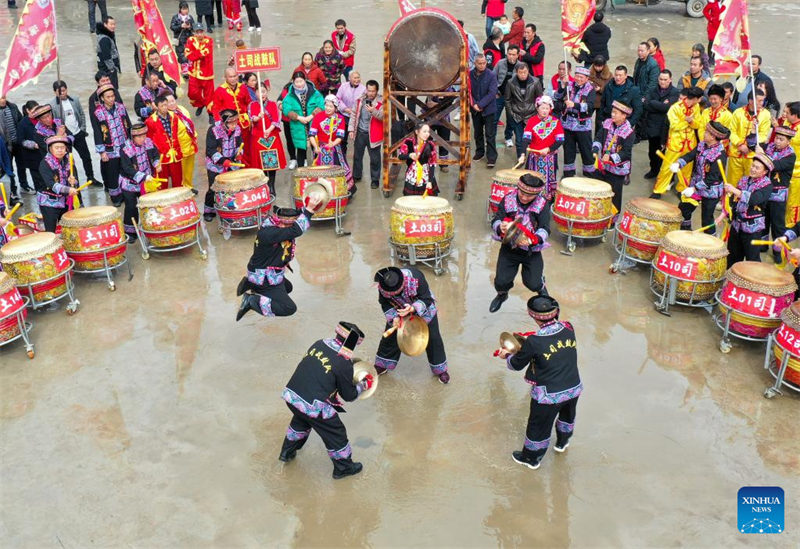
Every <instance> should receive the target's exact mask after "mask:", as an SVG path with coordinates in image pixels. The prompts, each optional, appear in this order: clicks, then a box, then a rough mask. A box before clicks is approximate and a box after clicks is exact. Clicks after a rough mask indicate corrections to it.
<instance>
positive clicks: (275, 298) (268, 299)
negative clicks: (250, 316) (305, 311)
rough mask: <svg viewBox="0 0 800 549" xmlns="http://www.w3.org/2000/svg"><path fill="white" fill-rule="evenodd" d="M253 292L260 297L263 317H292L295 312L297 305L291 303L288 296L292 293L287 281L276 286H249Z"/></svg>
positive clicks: (284, 280)
mask: <svg viewBox="0 0 800 549" xmlns="http://www.w3.org/2000/svg"><path fill="white" fill-rule="evenodd" d="M251 287H252V289H253V292H255V293H256V294H258V295H260V296H261V300H260V305H261V311H260V312H261V314H262V315H263V316H269V317H272V316H292V315H293V314H295V313H296V312H297V304H296V303H295V302H294V301H292V298H291V297H289V294H290V293H291V292H292V283H291V282H289V281H288V280H287V279H285V278H284V279H283V282H282V283H280V284H278V285H277V286H269V285H267V284H265V285H263V286H257V285H255V284H253V285H251Z"/></svg>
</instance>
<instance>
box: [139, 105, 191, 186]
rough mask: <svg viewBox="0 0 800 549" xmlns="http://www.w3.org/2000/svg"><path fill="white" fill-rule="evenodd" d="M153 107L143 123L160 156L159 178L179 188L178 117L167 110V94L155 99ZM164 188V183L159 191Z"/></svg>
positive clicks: (180, 162)
mask: <svg viewBox="0 0 800 549" xmlns="http://www.w3.org/2000/svg"><path fill="white" fill-rule="evenodd" d="M155 106H156V109H155V112H153V114H151V115H150V116H148V117H147V118H146V119H145V122H144V123H145V124H146V125H147V137H149V138H150V139H151V140H152V141H153V143H154V144H155V146H156V148H157V149H158V152H159V153H160V154H161V162H160V164H159V168H158V171H159V177H162V178H164V179H167V181H169V186H170V187H180V186H181V185H183V164H182V160H183V154H182V151H181V145H180V142H179V141H178V116H177V115H176V114H175V113H173V112H171V111H170V110H169V104H168V101H167V94H163V95H159V96H158V97H156V100H155ZM166 188H167V182H166V181H165V182H163V183H162V184H161V187H160V189H159V190H161V189H166Z"/></svg>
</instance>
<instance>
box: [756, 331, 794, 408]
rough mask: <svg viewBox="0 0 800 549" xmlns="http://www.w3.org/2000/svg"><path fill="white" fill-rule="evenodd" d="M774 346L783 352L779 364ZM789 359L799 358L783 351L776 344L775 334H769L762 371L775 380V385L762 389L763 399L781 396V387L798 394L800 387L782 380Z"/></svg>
mask: <svg viewBox="0 0 800 549" xmlns="http://www.w3.org/2000/svg"><path fill="white" fill-rule="evenodd" d="M776 345H777V346H778V347H780V348H781V349H782V350H783V355H782V356H781V360H780V362H778V360H777V359H776V357H775V353H774V349H775V346H776ZM791 358H794V359H795V360H797V359H798V358H800V357H797V356H794V355H792V354H791V353H789V352H788V351H787V350H786V349H784V348H783V346H782V345H780V344H778V342H777V341H776V339H775V332H773V333H771V334H769V337H768V338H767V352H766V354H765V355H764V369H765V370H767V371H768V372H769V373H770V375H771V376H772V377H774V378H775V384H774V385H772V386H771V387H767V388H766V389H764V398H774V397H776V396H778V395H782V394H783V391H781V387H782V386H783V387H787V388H789V389H791V390H792V391H797V392H800V385H797V384H795V383H792V382H791V381H786V379H784V377H785V376H786V369H787V368H788V366H789V360H790V359H791Z"/></svg>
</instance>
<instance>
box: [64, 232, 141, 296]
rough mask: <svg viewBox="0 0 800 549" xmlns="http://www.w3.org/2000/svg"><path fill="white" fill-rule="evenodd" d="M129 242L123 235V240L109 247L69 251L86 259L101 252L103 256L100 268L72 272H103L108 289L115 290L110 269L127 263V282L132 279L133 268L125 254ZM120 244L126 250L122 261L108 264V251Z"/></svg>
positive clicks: (74, 255) (112, 250) (115, 286)
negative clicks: (85, 250)
mask: <svg viewBox="0 0 800 549" xmlns="http://www.w3.org/2000/svg"><path fill="white" fill-rule="evenodd" d="M130 244H131V239H130V237H129V236H128V235H125V242H123V243H119V244H115V245H113V246H111V247H109V248H105V249H102V250H92V251H87V252H69V255H70V256H72V257H77V258H78V259H84V258H85V259H87V260H88V259H90V257H89V256H92V255H94V256H95V257H96V254H102V256H103V267H102V268H100V269H86V270H78V269H75V270H74V272H75V273H78V274H96V273H103V274H105V276H106V284H107V286H108V290H109V291H111V292H113V291H115V290H116V289H117V285H116V283H115V282H114V277H113V275H112V271H113V270H115V269H119V268H120V267H122V266H123V265H127V267H128V282H130V281H131V280H133V268H132V267H131V264H130V262H129V261H128V256H127V246H128V245H130ZM122 246H124V247H125V248H126V250H125V252H124V253H125V256H124V259H123V260H122V261H120V262H119V263H117V264H116V265H109V264H108V255H109V253H111V252H114V251H116V250H118V249H119V248H120V247H122ZM92 259H93V258H92Z"/></svg>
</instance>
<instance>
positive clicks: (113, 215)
mask: <svg viewBox="0 0 800 549" xmlns="http://www.w3.org/2000/svg"><path fill="white" fill-rule="evenodd" d="M61 240H62V241H63V242H64V249H65V250H66V251H67V255H68V256H69V257H71V258H72V259H74V260H75V269H76V270H78V271H94V270H98V269H103V268H105V263H104V261H103V251H105V252H106V257H107V258H108V266H109V267H114V266H116V265H119V264H120V263H122V261H123V260H124V259H125V251H126V249H127V241H128V239H127V237H126V236H125V231H124V230H123V228H122V216H121V215H120V212H119V211H118V210H117V209H116V208H114V207H112V206H91V207H88V208H78V209H76V210H71V211H69V212H67V213H65V214H64V215H63V216H62V217H61Z"/></svg>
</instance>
